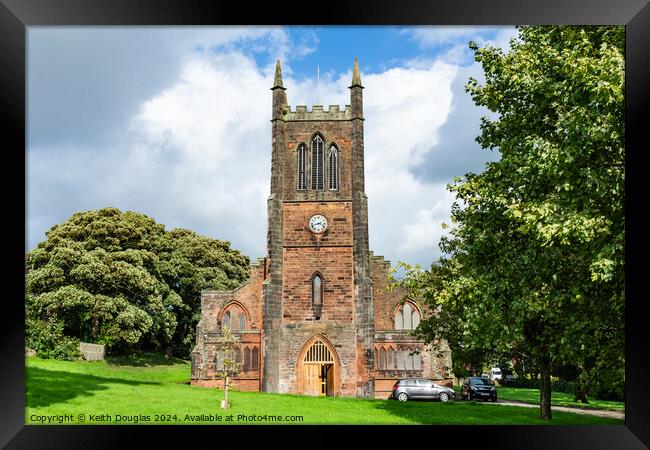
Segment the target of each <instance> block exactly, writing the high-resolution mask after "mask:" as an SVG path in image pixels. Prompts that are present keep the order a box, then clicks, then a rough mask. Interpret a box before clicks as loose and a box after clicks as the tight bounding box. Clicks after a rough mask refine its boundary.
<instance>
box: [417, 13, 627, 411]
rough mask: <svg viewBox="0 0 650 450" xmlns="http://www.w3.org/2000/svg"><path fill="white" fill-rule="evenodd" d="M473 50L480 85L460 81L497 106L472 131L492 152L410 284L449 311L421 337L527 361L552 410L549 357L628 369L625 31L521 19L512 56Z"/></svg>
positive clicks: (587, 374)
mask: <svg viewBox="0 0 650 450" xmlns="http://www.w3.org/2000/svg"><path fill="white" fill-rule="evenodd" d="M470 48H471V49H472V50H473V51H474V52H475V58H476V60H477V61H478V62H479V63H480V64H481V65H482V67H483V71H484V73H485V82H484V84H480V83H479V82H478V81H477V80H475V79H470V81H469V83H468V85H467V91H468V92H469V93H470V94H471V96H472V98H473V100H474V102H475V103H476V104H477V105H480V106H485V107H487V108H488V109H490V110H491V111H493V112H495V113H497V114H498V118H497V119H495V120H489V119H487V118H483V119H482V123H481V134H480V135H479V137H478V138H477V141H478V142H479V143H480V144H481V146H482V147H483V148H486V149H491V150H498V151H499V152H500V154H501V159H500V160H499V161H496V162H490V163H487V164H486V168H485V170H484V171H483V172H482V173H480V174H472V173H469V174H466V175H465V176H464V177H457V178H455V180H454V183H452V184H450V185H449V188H450V190H451V191H453V192H455V194H456V202H455V203H454V205H453V207H452V223H453V225H454V226H453V229H452V230H451V232H450V236H449V237H445V238H443V239H442V240H441V243H440V247H441V249H442V250H443V254H444V255H445V256H444V257H443V258H441V260H439V261H438V262H437V263H436V264H434V265H433V266H432V268H431V270H429V271H424V272H423V271H417V270H411V272H410V273H408V274H407V277H406V278H407V279H408V280H410V281H407V283H409V282H411V284H412V285H415V286H416V287H417V288H419V289H421V290H423V291H424V293H425V294H426V298H428V299H429V302H430V303H431V304H432V305H433V306H435V307H440V308H441V311H447V312H445V313H442V312H441V315H440V317H443V316H448V318H449V319H451V320H453V321H455V323H453V324H452V325H449V324H443V323H441V320H440V318H435V317H433V318H429V319H427V321H426V322H427V323H426V324H425V325H423V326H422V329H423V330H424V331H425V332H426V333H427V334H428V335H429V337H432V338H446V339H448V340H449V341H450V346H451V343H452V342H454V340H455V341H456V342H462V344H463V345H464V347H465V348H466V349H472V350H477V351H480V352H483V353H485V354H487V355H490V356H491V357H495V358H499V357H503V356H514V353H515V351H516V352H518V353H519V357H521V356H522V355H523V356H524V357H525V359H526V360H527V361H531V362H534V363H535V365H536V370H537V371H538V372H539V374H540V381H541V389H540V409H541V417H542V418H543V419H551V408H550V399H551V384H550V377H551V372H552V370H553V367H554V366H560V365H574V366H579V367H581V368H583V370H582V371H581V373H580V375H579V379H580V380H581V382H582V383H583V385H586V383H585V382H586V381H587V380H595V379H596V378H598V376H602V375H603V374H606V375H607V381H606V382H607V383H609V385H610V386H611V387H613V388H614V389H620V386H621V385H622V383H623V378H624V377H623V370H624V350H623V349H624V347H623V338H624V324H623V317H624V299H625V297H624V225H625V215H624V208H623V199H624V134H623V132H624V120H623V113H624V96H623V81H624V58H623V55H624V29H623V27H592V26H589V27H572V26H541V27H538V26H535V27H519V37H518V40H512V41H511V49H510V51H509V52H508V53H504V52H503V51H502V50H501V49H497V48H493V47H491V46H486V47H484V48H479V47H478V46H477V45H476V44H475V43H470ZM414 280H415V282H413V281H414ZM452 316H453V317H452ZM450 338H451V339H450ZM452 350H453V347H452ZM600 382H601V383H602V382H603V380H602V378H601V379H600Z"/></svg>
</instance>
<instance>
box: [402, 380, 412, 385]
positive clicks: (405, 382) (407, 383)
mask: <svg viewBox="0 0 650 450" xmlns="http://www.w3.org/2000/svg"><path fill="white" fill-rule="evenodd" d="M403 384H404V386H415V380H404V383H403Z"/></svg>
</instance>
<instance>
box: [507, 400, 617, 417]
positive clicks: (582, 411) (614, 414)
mask: <svg viewBox="0 0 650 450" xmlns="http://www.w3.org/2000/svg"><path fill="white" fill-rule="evenodd" d="M497 404H499V405H506V406H522V407H524V408H538V409H539V405H533V404H531V403H523V402H513V401H503V400H498V401H497ZM551 411H563V412H570V413H575V414H588V415H590V416H600V417H610V418H612V419H625V413H624V412H621V411H609V410H605V409H587V408H571V407H569V406H551Z"/></svg>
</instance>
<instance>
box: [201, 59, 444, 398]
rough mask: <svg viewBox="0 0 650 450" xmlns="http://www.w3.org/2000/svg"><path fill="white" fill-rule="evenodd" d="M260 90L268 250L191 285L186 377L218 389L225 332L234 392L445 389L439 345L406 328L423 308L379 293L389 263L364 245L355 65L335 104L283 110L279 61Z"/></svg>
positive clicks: (350, 393)
mask: <svg viewBox="0 0 650 450" xmlns="http://www.w3.org/2000/svg"><path fill="white" fill-rule="evenodd" d="M271 91H272V98H273V100H272V108H271V129H272V141H271V142H272V143H271V192H270V196H269V198H268V203H267V210H268V232H267V256H266V258H259V259H258V260H257V261H255V262H252V263H251V275H250V277H249V279H248V280H246V281H245V282H243V283H242V284H241V285H240V286H238V287H237V288H235V289H232V290H228V291H219V290H210V289H206V290H204V291H202V292H201V320H200V321H199V323H198V324H197V326H196V345H195V347H194V349H193V351H192V354H191V357H192V373H191V380H192V381H191V383H192V384H193V385H197V386H212V387H214V386H216V387H223V379H220V378H219V377H218V376H217V374H218V373H219V371H220V370H221V369H220V368H223V365H224V361H225V359H226V355H225V353H224V350H223V348H222V346H221V344H222V332H223V330H224V329H225V328H226V327H227V328H228V329H229V330H230V331H231V332H232V333H233V336H235V337H236V339H237V340H238V342H239V343H238V345H237V348H236V349H234V350H233V351H234V357H235V360H236V361H237V362H238V370H237V373H236V374H235V375H234V376H233V377H232V385H233V386H234V387H235V388H236V389H241V390H247V391H264V392H280V393H293V394H305V395H314V396H346V397H355V396H356V397H371V398H373V397H374V398H389V397H390V395H391V393H392V386H393V385H394V384H395V381H396V380H398V379H402V378H415V377H417V378H428V379H432V380H438V383H439V384H447V385H452V381H453V379H452V378H453V374H452V373H451V367H452V363H451V352H450V350H449V347H448V345H447V344H446V343H445V342H439V343H426V342H423V341H422V340H420V339H419V338H417V337H416V336H414V335H413V333H412V331H413V330H414V329H416V328H417V326H418V324H419V323H420V320H421V319H422V318H423V317H424V316H425V314H430V313H431V312H430V311H428V309H427V305H426V304H425V303H424V302H422V301H421V300H419V299H410V298H409V299H405V298H404V296H405V294H406V292H405V290H404V289H388V283H389V273H390V267H391V265H390V261H387V260H385V259H384V257H383V256H379V255H374V254H373V253H372V252H370V251H369V249H368V199H367V197H366V193H365V174H364V144H363V133H364V130H363V129H364V117H363V85H362V84H361V74H360V73H359V63H358V61H357V60H356V59H355V61H354V69H353V71H352V82H351V84H350V104H349V105H345V107H344V108H343V109H341V108H340V107H339V105H330V106H329V108H328V109H327V111H326V110H325V109H324V108H323V106H322V105H314V106H312V108H311V110H308V109H307V106H303V105H297V106H295V107H293V108H292V107H290V106H289V104H288V101H287V95H286V89H285V87H284V85H283V81H282V69H281V67H280V61H278V62H277V63H276V67H275V77H274V80H273V87H272V88H271ZM430 344H435V351H434V348H433V346H432V345H430ZM438 344H439V345H438ZM231 356H232V355H231Z"/></svg>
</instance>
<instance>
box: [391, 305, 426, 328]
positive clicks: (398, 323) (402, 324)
mask: <svg viewBox="0 0 650 450" xmlns="http://www.w3.org/2000/svg"><path fill="white" fill-rule="evenodd" d="M419 324H420V312H419V311H418V309H417V308H416V307H415V305H413V304H412V303H411V302H406V303H404V304H403V305H402V306H400V307H399V308H397V310H396V311H395V329H396V330H415V329H416V328H417V327H418V325H419Z"/></svg>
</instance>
